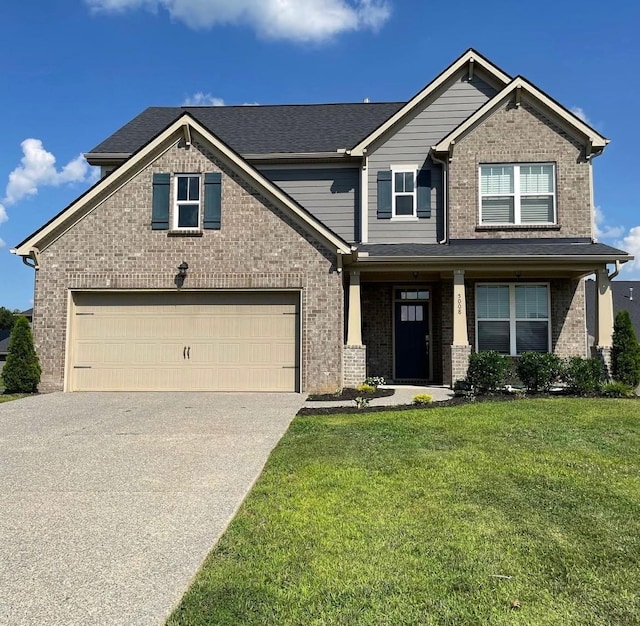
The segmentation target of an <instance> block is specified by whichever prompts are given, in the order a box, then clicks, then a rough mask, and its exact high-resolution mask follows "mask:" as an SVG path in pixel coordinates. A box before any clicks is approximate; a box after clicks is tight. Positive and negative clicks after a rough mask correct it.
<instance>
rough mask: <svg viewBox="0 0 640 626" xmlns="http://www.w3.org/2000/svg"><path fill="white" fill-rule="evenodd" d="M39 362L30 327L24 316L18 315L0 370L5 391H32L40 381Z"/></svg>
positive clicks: (36, 388) (34, 390)
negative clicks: (5, 359)
mask: <svg viewBox="0 0 640 626" xmlns="http://www.w3.org/2000/svg"><path fill="white" fill-rule="evenodd" d="M40 373H41V369H40V363H39V361H38V356H37V355H36V351H35V349H34V347H33V336H32V335H31V327H30V326H29V321H28V320H27V318H26V317H19V318H18V319H17V320H16V323H15V325H14V327H13V330H12V331H11V339H10V340H9V354H8V355H7V362H6V364H5V366H4V369H3V370H2V378H3V379H4V386H5V391H6V392H7V393H34V392H36V391H37V390H38V383H39V382H40Z"/></svg>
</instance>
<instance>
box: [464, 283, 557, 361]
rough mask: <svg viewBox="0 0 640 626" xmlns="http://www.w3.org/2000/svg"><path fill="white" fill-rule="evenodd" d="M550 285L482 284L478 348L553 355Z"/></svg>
mask: <svg viewBox="0 0 640 626" xmlns="http://www.w3.org/2000/svg"><path fill="white" fill-rule="evenodd" d="M549 347H550V324H549V286H548V285H540V284H513V283H511V284H481V285H478V286H477V287H476V349H477V350H478V352H482V351H485V350H496V351H497V352H500V353H501V354H509V355H512V356H515V355H518V354H522V353H523V352H549Z"/></svg>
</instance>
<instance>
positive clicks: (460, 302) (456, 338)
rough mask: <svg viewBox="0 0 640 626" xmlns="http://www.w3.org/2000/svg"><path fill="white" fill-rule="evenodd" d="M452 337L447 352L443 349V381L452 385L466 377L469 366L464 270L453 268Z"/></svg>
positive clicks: (469, 349)
mask: <svg viewBox="0 0 640 626" xmlns="http://www.w3.org/2000/svg"><path fill="white" fill-rule="evenodd" d="M452 315H453V337H452V342H451V345H450V346H449V350H448V353H447V351H446V348H445V349H444V350H443V359H444V363H443V377H442V378H443V382H444V384H445V385H449V386H451V387H453V385H454V384H455V382H456V381H457V380H461V379H463V378H465V377H466V375H467V369H468V366H469V355H470V354H471V346H470V345H469V331H468V330H467V298H466V294H465V290H464V270H453V311H452Z"/></svg>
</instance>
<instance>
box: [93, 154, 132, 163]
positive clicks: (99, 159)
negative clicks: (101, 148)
mask: <svg viewBox="0 0 640 626" xmlns="http://www.w3.org/2000/svg"><path fill="white" fill-rule="evenodd" d="M83 156H84V158H85V159H86V160H87V163H89V165H113V164H114V163H121V162H122V161H126V160H127V159H128V158H129V157H130V156H131V152H85V153H84V155H83Z"/></svg>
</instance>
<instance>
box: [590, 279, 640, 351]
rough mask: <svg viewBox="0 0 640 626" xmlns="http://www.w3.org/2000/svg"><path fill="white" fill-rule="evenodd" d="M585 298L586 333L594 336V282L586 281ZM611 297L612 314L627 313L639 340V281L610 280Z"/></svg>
mask: <svg viewBox="0 0 640 626" xmlns="http://www.w3.org/2000/svg"><path fill="white" fill-rule="evenodd" d="M585 285H586V290H587V292H586V298H587V332H588V333H589V334H590V335H592V336H594V335H595V328H596V282H595V281H594V280H588V281H587V282H586V283H585ZM611 295H612V296H613V314H614V315H616V314H617V313H618V312H619V311H625V310H626V311H629V315H630V316H631V322H632V323H633V327H634V328H635V330H636V336H637V338H638V339H640V281H638V280H612V281H611Z"/></svg>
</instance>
